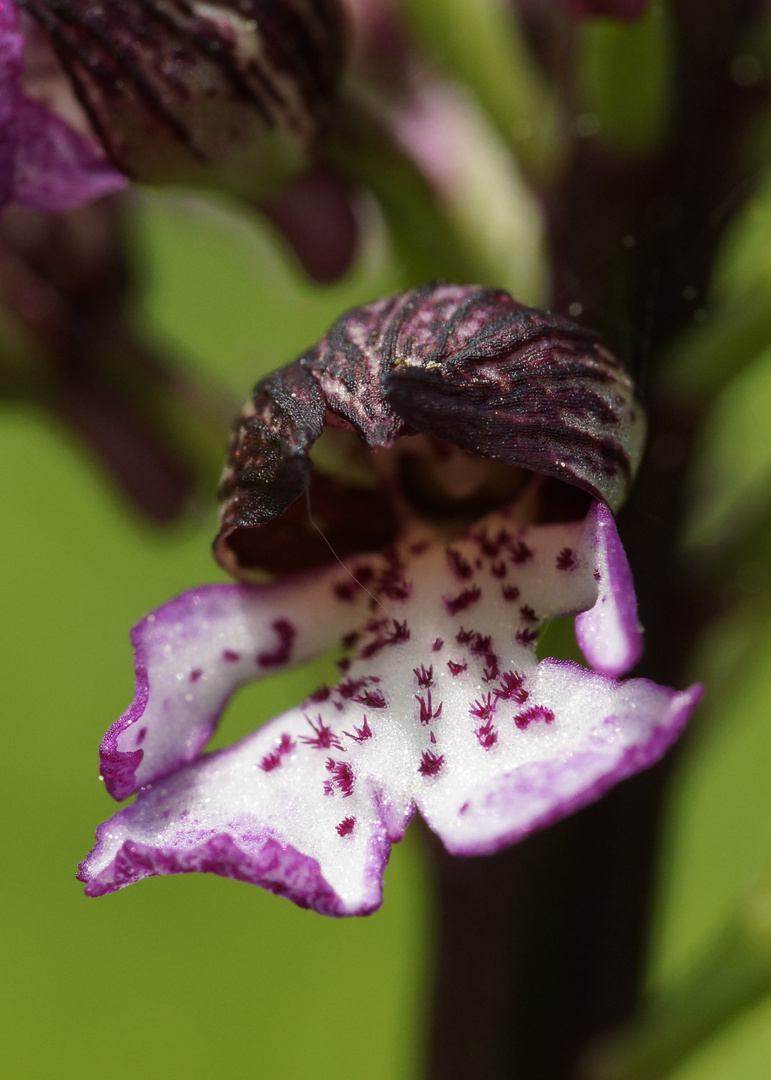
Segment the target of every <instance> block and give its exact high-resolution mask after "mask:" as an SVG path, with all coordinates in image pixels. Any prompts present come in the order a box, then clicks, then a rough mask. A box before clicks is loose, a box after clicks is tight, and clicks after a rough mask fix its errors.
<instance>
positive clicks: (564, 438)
mask: <svg viewBox="0 0 771 1080" xmlns="http://www.w3.org/2000/svg"><path fill="white" fill-rule="evenodd" d="M325 424H326V425H327V426H328V427H331V428H333V429H337V430H333V431H328V432H327V433H326V436H325V438H329V437H331V438H332V439H333V440H335V439H336V440H337V446H335V447H333V448H332V449H333V450H334V454H333V456H332V457H331V458H330V459H329V460H330V461H331V460H335V461H337V462H338V463H339V462H340V461H341V460H345V461H346V468H345V474H344V475H343V476H342V477H341V476H336V477H335V476H330V475H326V476H325V475H324V473H323V471H322V470H323V469H324V468H325V465H324V457H323V453H322V454H321V455H320V456H319V457H318V458H317V459H316V460H317V462H318V464H316V463H314V465H313V467H311V464H310V457H309V452H310V448H311V446H312V444H313V443H314V442H315V441H316V440H317V439H318V438H319V436H320V435H321V432H322V428H323V427H324V425H325ZM641 432H642V416H641V412H640V407H639V405H638V403H637V402H636V401H635V399H634V394H633V388H632V386H631V384H630V382H629V380H628V378H627V377H626V375H625V374H624V372H623V370H622V369H621V367H620V365H618V363H617V361H615V360H614V359H613V358H612V357H611V356H609V354H608V353H607V352H606V351H605V350H604V349H603V348H602V346H601V345H600V344H599V342H598V341H597V339H596V338H595V337H594V336H593V335H591V334H590V333H589V332H587V331H585V330H582V329H581V328H579V327H578V326H576V325H575V324H573V323H570V322H568V321H567V320H564V319H561V318H559V317H558V316H554V315H551V314H549V313H546V312H540V311H536V310H534V309H529V308H525V307H523V306H522V305H519V304H517V303H515V302H514V301H513V300H512V299H511V298H510V297H509V296H507V294H505V293H501V292H497V291H494V290H489V289H476V288H472V287H459V286H451V285H429V286H426V287H424V288H422V289H418V290H413V291H411V292H409V293H405V294H402V295H400V296H396V297H390V298H387V299H385V300H382V301H378V302H376V303H374V304H370V305H367V306H365V307H363V308H358V309H354V310H353V311H350V312H348V313H347V314H346V315H344V316H343V317H342V318H341V319H340V320H339V321H338V322H337V323H336V324H335V326H333V327H332V329H331V330H330V332H329V334H328V335H327V336H326V337H325V338H324V339H323V340H322V341H321V342H320V343H319V345H318V346H316V347H315V348H314V349H311V350H310V351H309V352H307V353H306V354H304V355H303V356H302V357H300V359H299V360H298V361H296V363H295V364H293V365H290V366H289V367H287V368H285V369H283V370H282V371H280V372H277V373H275V374H274V375H273V376H269V377H268V378H267V379H264V380H263V381H262V382H261V383H259V384H258V386H257V387H256V389H255V392H254V396H253V399H252V400H251V401H250V402H249V404H248V405H247V408H246V409H245V411H244V413H243V416H242V422H241V426H240V428H239V430H238V431H237V433H236V435H235V437H234V440H233V444H232V446H231V457H230V467H229V469H228V471H227V472H226V476H225V479H224V482H223V487H222V494H223V499H224V509H223V528H222V531H221V533H220V536H219V537H218V540H217V543H216V545H215V551H216V553H217V555H218V558H219V560H220V561H221V562H222V563H223V565H225V566H226V567H227V568H229V569H230V570H231V571H233V572H235V573H237V574H238V575H239V576H241V577H242V578H249V577H250V576H251V575H252V574H253V573H254V572H255V571H256V570H257V569H258V568H259V567H261V566H271V567H273V568H277V567H279V566H280V565H284V566H286V565H293V566H294V567H296V568H298V567H301V566H306V567H307V566H309V565H311V564H313V563H316V564H317V565H316V567H315V569H310V570H309V569H304V570H300V569H297V570H296V572H294V573H291V574H289V575H287V576H286V577H284V578H283V579H281V580H278V581H276V582H274V583H273V584H268V585H251V584H247V583H241V584H235V585H226V586H208V587H203V588H200V589H195V590H192V591H190V592H188V593H185V594H183V595H182V596H181V597H179V598H177V599H176V600H173V601H171V602H170V603H168V604H166V605H165V606H164V607H161V608H160V609H158V610H157V611H156V612H154V613H153V614H151V615H149V616H148V617H147V618H146V619H145V620H144V621H143V622H142V623H140V624H139V626H138V627H137V628H136V629H135V631H134V634H133V640H134V646H135V652H136V671H137V684H136V697H135V700H134V703H133V704H132V706H131V707H130V709H129V710H128V712H127V713H125V714H124V716H123V717H121V719H120V720H118V721H117V722H116V723H115V724H114V725H113V727H112V728H111V729H110V731H109V732H108V733H107V735H106V736H105V739H104V741H103V743H102V748H101V761H102V773H103V776H104V778H105V781H106V784H107V787H108V790H109V791H110V792H111V793H112V794H113V795H114V796H115V797H116V798H125V797H126V796H128V795H129V794H131V793H132V792H136V791H139V797H138V799H137V800H136V802H135V803H134V804H133V805H131V806H129V807H128V808H126V809H124V810H122V811H120V812H119V813H118V814H116V815H115V816H114V817H113V818H112V819H111V820H110V821H109V822H107V823H106V824H105V825H103V826H101V827H100V829H99V830H98V833H97V845H96V847H95V849H94V850H93V852H92V853H91V854H90V855H89V857H88V858H87V859H86V860H85V862H84V863H83V864H82V865H81V870H80V877H81V880H83V881H84V882H85V883H86V891H87V893H88V894H89V895H94V896H96V895H101V894H103V893H106V892H112V891H114V890H116V889H119V888H121V887H123V886H124V885H127V884H130V883H132V882H134V881H137V880H139V879H140V878H143V877H148V876H152V875H155V874H170V873H181V872H186V871H194V870H195V871H209V872H213V873H218V874H221V875H223V876H227V877H233V878H238V879H240V880H244V881H249V882H253V883H255V884H259V885H262V886H263V887H265V888H267V889H269V890H271V891H273V892H276V893H278V894H281V895H285V896H287V897H289V898H290V899H292V900H294V901H295V902H296V903H298V904H300V905H303V906H307V907H312V908H314V909H315V910H317V911H319V912H322V913H324V914H328V915H352V914H365V913H368V912H370V911H372V910H374V909H375V908H376V907H377V906H378V905H379V903H380V901H381V893H382V874H383V869H384V866H385V863H386V861H387V859H388V856H389V852H390V847H391V844H392V843H393V842H395V841H397V840H399V839H401V837H402V836H403V835H404V831H405V829H406V827H407V825H408V823H409V821H410V819H411V817H412V815H413V814H414V812H415V811H416V810H418V811H419V812H420V813H421V814H422V815H423V817H424V818H425V820H426V821H427V822H428V824H429V825H430V827H431V828H432V829H434V830H435V831H436V832H437V833H438V834H439V836H440V837H441V839H442V840H443V842H444V843H445V845H446V847H447V848H448V850H450V851H451V852H454V853H457V854H463V855H481V854H486V853H489V852H493V851H496V850H498V849H500V848H501V847H504V846H505V845H508V844H511V843H514V842H515V841H516V840H518V839H520V838H522V837H524V836H526V835H528V834H529V833H530V832H532V831H533V830H534V829H537V828H540V827H543V826H545V825H547V824H548V823H550V822H552V821H554V820H556V819H558V818H560V817H562V816H563V815H565V814H568V813H570V812H572V811H573V810H575V809H577V808H578V807H580V806H582V805H583V804H585V803H587V802H589V801H591V800H593V799H596V798H598V797H599V796H600V795H601V794H602V793H603V792H604V791H606V790H607V789H608V788H609V787H611V786H612V785H613V784H615V783H617V782H618V781H619V780H622V779H623V778H624V777H626V776H629V775H630V774H631V773H634V772H636V771H638V770H639V769H642V768H645V767H646V766H647V765H649V764H651V763H652V762H653V761H655V760H657V759H658V758H659V757H660V756H661V754H663V753H664V751H665V750H666V749H667V747H668V746H669V745H670V744H671V743H672V741H673V740H674V739H675V738H676V737H677V735H678V734H679V732H680V731H681V729H682V727H683V725H684V724H685V722H686V720H687V718H688V716H689V714H690V712H691V709H692V708H693V706H694V704H695V702H696V701H697V699H698V697H699V693H700V691H699V688H698V687H694V688H691V689H690V690H688V691H685V692H683V693H678V692H676V691H673V690H669V689H667V688H664V687H660V686H657V685H655V684H654V683H651V682H649V681H647V680H644V679H632V680H629V681H626V682H619V681H617V679H618V676H620V675H622V674H624V673H625V672H626V671H628V670H629V669H630V668H631V667H632V666H633V665H634V664H635V662H636V661H637V659H638V658H639V655H640V652H641V634H640V629H639V626H638V622H637V615H636V603H635V597H634V590H633V587H632V581H631V575H630V572H629V567H628V565H627V562H626V557H625V555H624V552H623V549H622V547H621V543H620V541H619V538H618V534H617V532H616V528H615V523H614V520H613V516H612V514H611V512H610V510H609V508H608V505H607V503H608V502H611V503H613V504H617V503H618V502H619V501H620V499H621V498H622V497H623V495H624V493H625V491H626V489H627V487H628V484H629V482H630V480H631V476H632V474H633V472H634V468H635V466H636V462H637V459H638V458H639V451H640V442H641ZM356 436H358V440H361V441H363V442H364V444H365V445H366V446H367V447H369V448H370V449H371V450H377V452H376V453H374V454H371V455H367V454H363V453H362V451H361V447H360V442H359V441H358V440H357V438H356ZM321 450H323V442H322V444H321V445H320V451H321ZM367 466H369V467H371V469H372V471H371V472H370V474H367V473H366V468H365V467H367ZM326 467H327V469H328V468H329V466H326ZM525 469H526V470H528V471H527V472H525V471H524V470H525ZM357 471H358V475H359V481H358V485H354V484H353V483H352V481H351V480H350V479H346V476H347V477H349V478H350V477H351V476H353V475H354V474H355V473H356V472H357ZM535 473H537V474H540V475H534V474H535ZM309 478H310V488H309V491H310V507H311V508H312V514H313V515H318V518H319V520H323V522H324V526H325V530H326V536H327V539H329V540H330V542H331V543H332V545H333V546H335V545H336V544H338V543H340V544H341V546H342V544H345V545H346V547H345V548H343V553H344V554H345V555H346V561H345V564H344V565H343V566H341V565H340V564H339V563H337V562H333V563H330V562H329V554H328V549H326V550H327V554H326V557H324V556H323V553H322V548H323V546H324V545H323V542H320V541H319V540H318V531H317V530H316V528H315V526H314V522H315V517H313V516H311V514H309V512H308V505H309V504H308V503H306V502H305V500H298V501H295V500H297V497H298V495H300V494H301V493H302V492H303V491H304V490H305V486H306V484H307V483H308V480H309ZM378 478H379V480H380V483H381V487H380V489H377V488H376V487H375V486H374V485H375V484H376V482H377V480H378ZM564 480H567V481H568V482H569V483H570V484H571V485H572V486H571V487H568V486H567V485H566V484H565V483H564V482H563V481H564ZM287 507H289V509H288V510H287V512H286V513H285V512H284V511H285V509H286V508H287ZM356 507H358V510H356ZM303 511H304V512H303ZM376 544H377V545H378V546H379V547H380V550H379V552H377V553H375V554H372V553H364V554H362V553H361V552H362V551H364V550H365V549H366V548H367V547H369V548H370V549H372V548H373V547H375V545H376ZM577 613H578V614H577ZM565 615H572V616H575V617H576V632H577V638H578V641H579V643H580V646H581V648H582V650H583V653H584V656H585V658H586V660H587V661H588V663H589V665H590V668H583V667H580V666H579V665H577V664H574V663H570V662H563V661H558V660H554V659H545V660H541V661H540V662H539V660H538V659H537V657H536V652H535V645H536V639H537V636H538V630H539V628H540V627H541V626H543V624H544V622H545V621H546V620H548V619H550V618H553V617H555V616H565ZM335 645H339V646H342V648H343V649H344V650H345V656H344V659H343V660H342V661H341V678H340V681H338V682H337V683H336V685H334V686H330V687H321V688H319V689H318V690H317V691H316V692H315V693H313V694H312V695H311V697H310V698H309V699H308V700H307V701H306V702H304V703H303V704H302V705H300V706H298V707H297V708H295V709H292V710H290V711H289V712H288V713H285V714H284V715H283V716H280V717H278V718H276V719H275V720H273V721H271V722H270V723H269V724H267V725H265V726H264V727H262V728H260V729H259V730H258V731H256V732H255V733H254V734H252V735H250V736H249V737H247V738H246V739H243V740H242V741H241V742H239V743H237V744H236V745H234V746H231V747H229V748H228V749H225V750H221V751H219V752H217V753H214V754H210V755H205V754H202V753H201V751H202V750H203V748H204V746H205V744H206V743H207V741H208V740H209V738H210V737H211V735H212V734H213V732H214V730H215V727H216V725H217V723H218V720H219V717H220V715H221V713H222V711H223V709H224V707H225V705H226V703H227V701H228V699H229V697H230V696H231V694H232V693H233V692H234V690H235V689H236V688H237V687H238V686H241V685H243V684H245V683H247V682H250V681H252V680H255V679H258V678H260V677H262V676H264V675H267V674H271V673H273V672H275V671H278V670H281V669H283V668H286V667H288V666H291V665H295V664H299V663H302V662H304V661H305V660H307V659H309V658H310V657H312V656H314V655H317V654H319V653H321V652H322V651H324V650H327V649H329V648H330V647H334V646H335Z"/></svg>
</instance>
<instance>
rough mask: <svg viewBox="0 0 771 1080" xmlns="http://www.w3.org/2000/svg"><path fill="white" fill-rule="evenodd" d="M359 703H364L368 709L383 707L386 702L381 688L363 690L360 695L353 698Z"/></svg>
mask: <svg viewBox="0 0 771 1080" xmlns="http://www.w3.org/2000/svg"><path fill="white" fill-rule="evenodd" d="M353 700H354V701H358V703H359V704H360V705H366V706H367V707H368V708H370V709H385V707H386V706H387V705H388V702H387V701H386V699H385V694H384V693H383V691H382V690H365V691H364V693H363V694H362V695H361V696H360V697H356V698H354V699H353Z"/></svg>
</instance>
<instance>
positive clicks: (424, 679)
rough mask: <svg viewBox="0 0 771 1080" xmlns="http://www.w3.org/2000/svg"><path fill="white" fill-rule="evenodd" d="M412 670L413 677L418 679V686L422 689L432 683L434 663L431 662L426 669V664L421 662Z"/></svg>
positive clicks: (425, 688)
mask: <svg viewBox="0 0 771 1080" xmlns="http://www.w3.org/2000/svg"><path fill="white" fill-rule="evenodd" d="M412 672H413V674H414V676H415V678H416V679H417V680H418V686H420V687H421V688H422V689H423V690H427V689H428V688H429V686H433V685H434V665H433V664H431V666H430V667H429V668H428V670H426V665H425V664H421V665H420V667H419V668H413V669H412Z"/></svg>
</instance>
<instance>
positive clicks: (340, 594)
mask: <svg viewBox="0 0 771 1080" xmlns="http://www.w3.org/2000/svg"><path fill="white" fill-rule="evenodd" d="M360 588H361V586H360V585H359V583H358V581H353V580H351V581H337V582H335V584H334V585H333V586H332V592H333V593H334V594H335V596H336V597H337V599H338V600H342V601H343V602H344V603H351V602H352V601H353V599H354V598H355V596H356V593H357V592H358V591H359V589H360Z"/></svg>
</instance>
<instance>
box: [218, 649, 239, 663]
mask: <svg viewBox="0 0 771 1080" xmlns="http://www.w3.org/2000/svg"><path fill="white" fill-rule="evenodd" d="M222 659H223V660H225V661H226V662H227V663H228V664H237V663H238V661H239V660H240V659H241V653H237V652H234V651H233V649H223V652H222Z"/></svg>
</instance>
